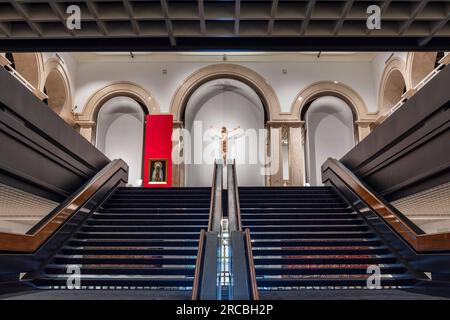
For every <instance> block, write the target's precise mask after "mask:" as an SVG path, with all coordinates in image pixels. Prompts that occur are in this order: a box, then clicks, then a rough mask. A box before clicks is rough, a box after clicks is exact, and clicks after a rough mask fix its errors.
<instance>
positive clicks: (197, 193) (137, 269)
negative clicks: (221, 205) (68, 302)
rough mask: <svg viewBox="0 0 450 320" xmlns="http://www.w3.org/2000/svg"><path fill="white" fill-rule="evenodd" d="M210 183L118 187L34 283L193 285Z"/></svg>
mask: <svg viewBox="0 0 450 320" xmlns="http://www.w3.org/2000/svg"><path fill="white" fill-rule="evenodd" d="M210 194H211V188H158V189H144V188H123V187H122V188H119V189H117V191H115V192H114V193H113V194H112V195H111V196H110V197H109V198H108V199H107V201H106V202H105V203H104V204H102V205H101V207H100V208H98V209H97V210H96V212H94V213H93V214H92V215H91V216H90V217H89V218H88V219H87V220H86V221H85V222H84V223H83V224H82V225H81V226H80V227H79V229H78V230H77V231H76V232H75V233H74V234H73V236H72V237H71V238H70V240H69V241H68V242H67V243H65V244H64V246H63V247H62V248H61V249H60V250H59V252H58V253H57V254H56V255H55V256H54V257H53V258H52V260H51V261H50V262H49V263H48V264H47V265H46V266H45V267H44V269H43V270H42V272H41V273H40V274H39V275H38V276H37V278H36V279H35V280H33V283H34V284H35V285H36V286H37V287H39V288H41V289H66V288H67V280H68V278H69V277H70V276H71V274H68V273H67V270H68V269H69V268H70V266H73V265H78V266H79V268H80V280H81V281H80V285H81V287H80V288H79V289H171V290H180V291H186V290H188V291H189V293H190V290H191V288H192V284H193V278H194V268H195V262H196V257H197V250H198V237H199V233H200V230H201V229H202V228H207V226H208V215H209V207H210Z"/></svg>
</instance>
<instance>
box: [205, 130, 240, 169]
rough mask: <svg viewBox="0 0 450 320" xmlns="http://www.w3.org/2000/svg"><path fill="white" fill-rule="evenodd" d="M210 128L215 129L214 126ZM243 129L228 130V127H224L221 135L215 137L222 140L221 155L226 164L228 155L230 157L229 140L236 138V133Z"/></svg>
mask: <svg viewBox="0 0 450 320" xmlns="http://www.w3.org/2000/svg"><path fill="white" fill-rule="evenodd" d="M210 128H213V127H212V126H211V127H210ZM240 128H241V127H240V126H239V127H237V128H234V129H233V130H227V127H222V129H221V131H220V136H219V135H217V134H216V135H214V136H213V138H215V139H218V140H220V146H221V150H220V151H221V154H222V158H223V162H224V163H226V160H227V155H228V140H231V139H233V138H236V136H237V133H234V132H235V131H237V130H239V129H240Z"/></svg>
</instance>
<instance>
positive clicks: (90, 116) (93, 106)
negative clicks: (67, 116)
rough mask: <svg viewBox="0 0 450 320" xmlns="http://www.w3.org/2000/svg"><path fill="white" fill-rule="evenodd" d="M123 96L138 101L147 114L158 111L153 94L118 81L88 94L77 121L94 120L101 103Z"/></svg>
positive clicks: (137, 86)
mask: <svg viewBox="0 0 450 320" xmlns="http://www.w3.org/2000/svg"><path fill="white" fill-rule="evenodd" d="M118 96H125V97H130V98H133V99H135V100H136V101H138V102H139V103H140V104H141V105H142V106H143V107H144V108H145V110H146V113H147V114H154V113H159V112H160V111H159V105H158V102H157V101H156V99H155V98H154V97H153V95H152V94H151V93H150V92H149V91H147V90H146V89H144V88H143V87H141V86H140V85H138V84H136V83H133V82H129V81H119V82H114V83H111V84H109V85H107V86H105V87H103V88H101V89H99V90H97V91H96V92H95V93H94V94H92V95H91V96H90V98H89V99H88V101H87V102H86V104H85V106H84V108H83V111H82V113H81V114H79V115H77V119H78V120H79V121H93V122H95V121H96V117H97V113H98V111H99V110H100V108H101V107H102V105H103V104H104V103H105V102H106V101H108V100H110V99H111V98H114V97H118Z"/></svg>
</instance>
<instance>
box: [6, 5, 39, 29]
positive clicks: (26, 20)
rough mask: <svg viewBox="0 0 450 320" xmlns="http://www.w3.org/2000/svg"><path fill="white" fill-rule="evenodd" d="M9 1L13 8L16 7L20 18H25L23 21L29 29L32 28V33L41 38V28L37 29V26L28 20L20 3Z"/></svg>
mask: <svg viewBox="0 0 450 320" xmlns="http://www.w3.org/2000/svg"><path fill="white" fill-rule="evenodd" d="M9 3H10V4H11V5H12V6H13V7H14V9H16V11H17V12H18V13H19V14H20V15H21V16H22V18H24V19H25V22H26V23H27V24H28V26H29V27H30V28H31V30H33V31H34V33H36V34H37V35H38V36H39V37H41V38H42V36H43V35H42V31H41V29H39V27H38V26H37V25H36V24H35V23H33V22H32V21H31V20H30V18H29V17H28V15H27V13H26V12H25V10H24V9H23V7H22V5H21V4H19V3H18V2H17V1H15V0H10V1H9Z"/></svg>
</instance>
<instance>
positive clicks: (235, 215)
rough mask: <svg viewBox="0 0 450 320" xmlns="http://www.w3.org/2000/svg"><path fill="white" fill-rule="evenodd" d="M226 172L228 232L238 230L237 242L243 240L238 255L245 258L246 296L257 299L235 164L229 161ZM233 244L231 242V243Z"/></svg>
mask: <svg viewBox="0 0 450 320" xmlns="http://www.w3.org/2000/svg"><path fill="white" fill-rule="evenodd" d="M227 169H228V170H227V172H228V181H227V184H228V204H229V205H228V213H229V214H228V219H230V220H231V222H230V224H229V228H230V232H239V234H240V236H239V242H240V241H242V240H243V241H244V248H243V249H244V251H245V252H243V254H244V256H242V255H241V254H242V253H240V257H243V258H244V259H245V266H246V270H245V271H246V277H245V279H246V281H247V285H248V286H247V289H248V293H246V294H248V298H249V299H250V300H259V293H258V286H257V284H256V272H255V264H254V261H253V251H252V241H251V237H250V230H249V229H245V231H244V232H242V222H241V206H240V200H239V188H238V183H237V173H236V164H235V163H234V162H233V163H230V164H228V168H227ZM242 238H243V239H242ZM231 245H232V246H233V242H232V243H231Z"/></svg>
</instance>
